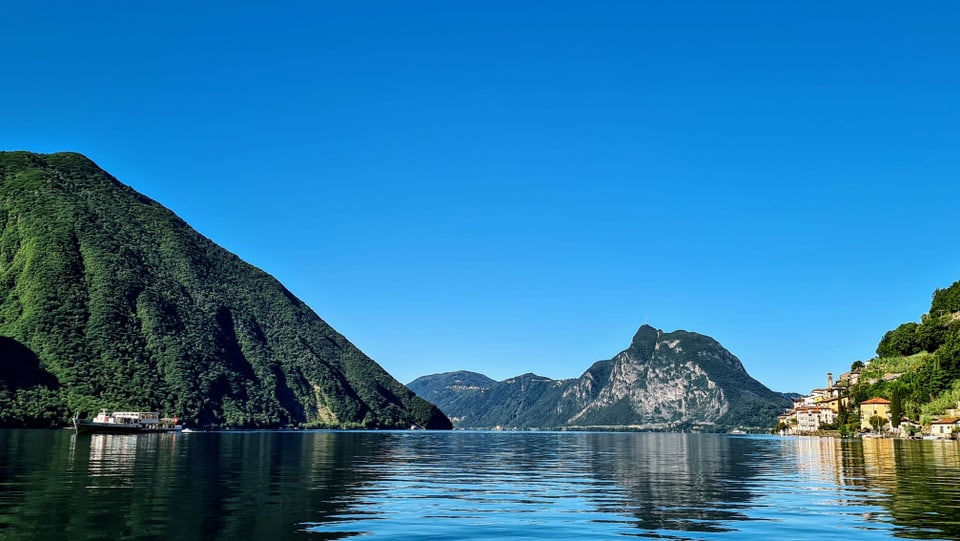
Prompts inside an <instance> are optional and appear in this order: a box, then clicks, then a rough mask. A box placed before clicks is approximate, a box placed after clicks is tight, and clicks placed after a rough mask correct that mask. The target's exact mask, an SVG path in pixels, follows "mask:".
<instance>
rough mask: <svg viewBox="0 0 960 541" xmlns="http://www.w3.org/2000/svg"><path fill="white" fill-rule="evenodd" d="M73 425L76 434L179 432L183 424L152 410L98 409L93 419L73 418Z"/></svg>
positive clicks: (174, 418)
mask: <svg viewBox="0 0 960 541" xmlns="http://www.w3.org/2000/svg"><path fill="white" fill-rule="evenodd" d="M73 427H74V428H75V429H76V430H77V433H78V434H83V433H91V432H96V433H107V434H140V433H145V432H146V433H153V432H180V431H181V430H183V425H182V424H180V422H179V420H178V419H177V418H176V417H173V418H161V417H160V414H158V413H156V412H153V411H113V412H111V411H110V410H106V409H103V410H100V413H98V414H97V416H96V417H94V418H93V419H80V418H79V415H77V416H76V417H74V418H73Z"/></svg>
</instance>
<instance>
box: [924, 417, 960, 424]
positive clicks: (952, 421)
mask: <svg viewBox="0 0 960 541" xmlns="http://www.w3.org/2000/svg"><path fill="white" fill-rule="evenodd" d="M957 423H960V418H957V417H947V418H945V419H937V420H936V421H931V422H930V424H932V425H955V424H957Z"/></svg>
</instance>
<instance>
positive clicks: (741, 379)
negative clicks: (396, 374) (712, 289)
mask: <svg viewBox="0 0 960 541" xmlns="http://www.w3.org/2000/svg"><path fill="white" fill-rule="evenodd" d="M452 376H456V377H452ZM489 381H490V380H489V378H486V376H482V375H479V374H471V373H464V372H456V373H450V374H439V375H435V376H425V377H422V378H418V379H417V380H415V381H413V382H411V383H410V384H409V387H410V388H411V389H412V390H413V391H414V392H416V393H418V394H419V395H421V396H424V397H427V398H428V399H430V400H432V401H434V403H436V404H437V405H438V406H440V408H441V409H443V410H444V412H446V413H447V415H449V416H450V417H451V418H452V419H453V421H454V425H455V426H458V427H464V428H492V427H498V426H499V427H517V428H621V427H633V428H640V429H651V430H680V429H691V428H697V429H701V430H726V429H729V428H735V427H738V426H749V427H767V426H772V425H773V424H775V423H776V419H777V414H779V413H780V412H781V411H782V410H783V408H785V407H787V406H789V404H790V401H789V400H788V399H787V398H785V397H784V396H783V395H780V394H778V393H774V392H773V391H771V390H770V389H767V388H766V387H764V386H763V385H762V384H761V383H760V382H758V381H756V380H755V379H753V378H751V377H750V376H749V374H747V372H746V370H744V368H743V365H742V364H741V363H740V361H739V359H737V358H736V357H735V356H734V355H733V354H731V353H730V352H729V351H727V350H726V349H724V348H723V346H721V345H720V344H719V343H718V342H717V341H716V340H714V339H712V338H710V337H708V336H704V335H701V334H697V333H692V332H686V331H674V332H671V333H664V332H663V331H661V330H658V329H654V328H653V327H651V326H649V325H644V326H643V327H641V328H640V329H639V330H638V331H637V333H636V335H635V336H634V338H633V341H632V342H631V344H630V347H629V348H627V349H626V350H624V351H622V352H620V353H619V354H618V355H616V356H615V357H614V358H612V359H610V360H606V361H599V362H597V363H594V364H593V366H591V367H590V368H589V369H587V371H586V372H584V373H583V375H581V376H580V377H579V378H577V379H570V380H553V379H550V378H545V377H543V376H537V375H535V374H525V375H522V376H517V377H515V378H510V379H507V380H504V381H501V382H496V383H493V384H490V383H489ZM465 383H468V384H465Z"/></svg>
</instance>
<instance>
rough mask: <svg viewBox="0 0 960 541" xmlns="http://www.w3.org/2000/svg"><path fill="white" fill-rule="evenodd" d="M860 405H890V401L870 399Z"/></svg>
mask: <svg viewBox="0 0 960 541" xmlns="http://www.w3.org/2000/svg"><path fill="white" fill-rule="evenodd" d="M860 403H861V404H890V401H889V400H887V399H886V398H880V397H876V398H871V399H870V400H864V401H863V402H860Z"/></svg>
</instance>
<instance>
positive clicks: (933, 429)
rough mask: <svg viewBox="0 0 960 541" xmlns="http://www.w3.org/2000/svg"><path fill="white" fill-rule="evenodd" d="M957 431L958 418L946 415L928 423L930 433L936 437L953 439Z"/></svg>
mask: <svg viewBox="0 0 960 541" xmlns="http://www.w3.org/2000/svg"><path fill="white" fill-rule="evenodd" d="M957 432H960V418H957V417H946V418H943V419H937V420H936V421H933V422H932V423H930V435H931V436H933V437H935V438H937V439H942V440H950V439H953V438H954V434H956V433H957Z"/></svg>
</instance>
